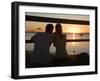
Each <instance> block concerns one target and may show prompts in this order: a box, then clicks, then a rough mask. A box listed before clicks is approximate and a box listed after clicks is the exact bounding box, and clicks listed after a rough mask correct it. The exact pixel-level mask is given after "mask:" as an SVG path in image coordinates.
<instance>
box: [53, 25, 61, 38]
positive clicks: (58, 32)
mask: <svg viewBox="0 0 100 81" xmlns="http://www.w3.org/2000/svg"><path fill="white" fill-rule="evenodd" d="M55 29H56V35H58V36H59V37H60V38H62V26H61V24H60V23H57V24H56V26H55Z"/></svg>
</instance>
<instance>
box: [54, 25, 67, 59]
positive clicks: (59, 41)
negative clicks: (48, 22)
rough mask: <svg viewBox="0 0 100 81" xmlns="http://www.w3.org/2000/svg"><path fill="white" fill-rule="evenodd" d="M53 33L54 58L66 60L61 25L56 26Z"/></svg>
mask: <svg viewBox="0 0 100 81" xmlns="http://www.w3.org/2000/svg"><path fill="white" fill-rule="evenodd" d="M55 31H56V32H55V34H54V42H53V44H54V46H55V47H56V58H57V59H63V58H66V54H67V51H66V35H65V34H63V33H62V26H61V24H59V23H58V24H56V26H55Z"/></svg>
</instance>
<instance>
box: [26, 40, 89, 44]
mask: <svg viewBox="0 0 100 81" xmlns="http://www.w3.org/2000/svg"><path fill="white" fill-rule="evenodd" d="M88 41H89V39H74V40H72V39H68V40H66V42H88ZM25 42H26V43H33V42H32V40H26V41H25Z"/></svg>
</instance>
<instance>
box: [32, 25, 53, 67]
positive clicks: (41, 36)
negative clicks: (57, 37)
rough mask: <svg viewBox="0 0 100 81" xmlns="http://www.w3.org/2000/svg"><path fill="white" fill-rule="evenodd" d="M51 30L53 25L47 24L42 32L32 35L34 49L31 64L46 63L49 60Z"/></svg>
mask: <svg viewBox="0 0 100 81" xmlns="http://www.w3.org/2000/svg"><path fill="white" fill-rule="evenodd" d="M52 31H53V25H52V24H47V25H46V29H45V32H44V33H37V34H36V35H35V36H34V37H32V39H31V40H32V41H33V42H34V44H35V45H34V49H33V55H32V63H33V64H37V65H38V64H40V65H41V64H48V63H49V62H50V54H49V48H50V46H51V43H52V39H53V36H52Z"/></svg>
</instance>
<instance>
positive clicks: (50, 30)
mask: <svg viewBox="0 0 100 81" xmlns="http://www.w3.org/2000/svg"><path fill="white" fill-rule="evenodd" d="M52 31H53V25H52V24H47V25H46V30H45V32H47V33H52Z"/></svg>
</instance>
